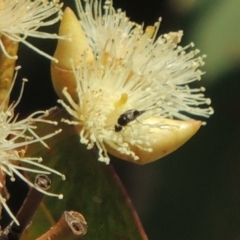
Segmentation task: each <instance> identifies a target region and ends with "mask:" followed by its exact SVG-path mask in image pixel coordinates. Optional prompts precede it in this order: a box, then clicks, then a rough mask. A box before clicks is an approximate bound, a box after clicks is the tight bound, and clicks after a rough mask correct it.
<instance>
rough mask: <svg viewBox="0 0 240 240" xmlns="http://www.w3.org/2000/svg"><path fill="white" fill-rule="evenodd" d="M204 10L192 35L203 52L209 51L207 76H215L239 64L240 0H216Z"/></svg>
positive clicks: (212, 78) (210, 77)
mask: <svg viewBox="0 0 240 240" xmlns="http://www.w3.org/2000/svg"><path fill="white" fill-rule="evenodd" d="M205 4H207V6H210V7H208V9H207V10H206V9H204V11H202V14H201V15H200V16H201V17H200V18H199V20H198V22H197V23H195V24H194V30H193V33H192V37H193V39H194V42H195V43H196V46H197V47H198V48H199V49H201V52H202V53H204V54H207V59H206V66H205V67H204V69H206V72H207V76H208V78H209V79H211V80H214V79H215V80H217V78H218V77H219V76H220V75H221V74H223V73H224V72H226V71H230V70H231V69H233V68H234V67H237V65H236V63H238V62H239V59H240V31H239V29H240V21H239V0H229V1H216V3H214V4H211V5H209V2H206V3H205Z"/></svg>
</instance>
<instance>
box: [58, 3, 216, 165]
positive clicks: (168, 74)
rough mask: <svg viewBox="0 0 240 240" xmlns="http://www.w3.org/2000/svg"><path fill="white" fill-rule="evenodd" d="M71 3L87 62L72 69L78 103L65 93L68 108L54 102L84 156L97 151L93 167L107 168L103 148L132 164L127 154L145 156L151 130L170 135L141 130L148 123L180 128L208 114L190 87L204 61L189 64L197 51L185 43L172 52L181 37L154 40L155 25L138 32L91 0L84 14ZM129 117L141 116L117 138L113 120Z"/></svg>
mask: <svg viewBox="0 0 240 240" xmlns="http://www.w3.org/2000/svg"><path fill="white" fill-rule="evenodd" d="M75 1H76V5H77V8H78V14H79V17H80V24H81V26H82V28H83V30H84V32H85V34H86V37H87V40H88V43H89V45H90V47H91V50H92V52H93V54H94V60H93V62H92V63H91V64H89V62H87V61H86V57H85V56H83V60H82V63H80V64H79V66H78V67H77V68H74V74H75V78H76V82H77V95H78V102H77V103H75V102H74V101H73V99H72V97H71V96H70V94H69V93H68V92H67V89H66V88H65V89H64V90H63V94H64V96H65V97H66V99H67V101H68V104H66V103H64V102H63V101H62V100H59V102H60V103H61V104H62V105H63V106H64V107H65V108H66V110H67V111H68V112H69V113H70V114H71V115H72V116H73V118H74V120H73V121H69V120H64V121H66V122H67V123H70V124H74V125H77V126H78V129H80V130H79V132H80V139H81V140H80V141H81V142H82V143H84V144H86V145H87V146H88V148H92V147H93V146H94V145H96V146H97V147H98V149H99V160H100V161H104V162H106V163H108V162H109V157H108V154H107V151H106V147H105V146H106V145H109V146H110V147H112V148H114V149H116V150H117V151H119V152H120V153H123V154H126V155H130V156H132V157H133V159H135V160H137V159H138V156H136V154H135V153H134V151H132V150H131V146H136V147H138V148H140V149H143V150H146V151H152V149H151V146H150V140H151V141H152V139H149V136H148V133H149V132H151V129H152V128H155V127H159V128H167V129H169V130H171V128H174V127H175V126H169V125H166V124H165V123H164V122H163V123H161V122H160V123H159V124H157V125H156V124H154V125H149V124H144V120H145V119H147V118H149V117H162V118H168V119H180V120H187V119H191V118H193V117H194V116H200V117H209V116H210V115H211V114H212V113H213V109H212V108H211V107H209V106H208V105H209V104H210V99H207V98H205V97H204V94H203V92H204V90H205V89H204V88H202V87H200V88H190V86H189V84H191V83H192V82H194V81H197V80H200V79H201V75H202V74H203V72H202V71H201V70H199V69H198V68H199V67H201V66H202V65H203V64H204V62H203V58H204V57H205V56H201V57H196V55H197V54H198V53H199V50H193V51H191V50H190V48H192V47H193V46H194V45H193V44H192V43H191V44H189V45H188V46H185V47H181V46H178V43H179V42H180V41H181V38H182V35H183V32H182V31H179V32H170V33H168V34H164V35H161V36H159V37H157V31H158V29H159V26H160V20H159V21H158V22H157V23H156V24H155V25H154V26H149V27H147V28H146V30H145V31H144V29H143V26H141V25H138V24H136V23H133V22H131V21H129V20H128V18H126V15H125V13H123V12H122V11H121V10H118V11H115V9H114V8H113V6H112V2H111V1H106V2H105V5H104V7H103V9H104V10H102V6H101V3H99V2H98V1H96V0H91V1H85V7H83V5H82V1H81V0H75ZM129 109H136V110H139V111H140V110H141V111H142V110H143V111H144V113H143V114H141V115H140V116H139V117H138V118H136V119H133V121H129V124H126V126H123V129H122V130H121V131H119V132H118V131H116V130H115V126H116V124H117V122H118V118H119V116H120V115H121V114H123V113H124V112H125V111H127V110H129Z"/></svg>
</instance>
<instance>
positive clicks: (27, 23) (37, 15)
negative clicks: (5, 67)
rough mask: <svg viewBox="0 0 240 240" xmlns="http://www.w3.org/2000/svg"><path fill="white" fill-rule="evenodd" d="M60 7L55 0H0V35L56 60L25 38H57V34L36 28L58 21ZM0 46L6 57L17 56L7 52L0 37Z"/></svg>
mask: <svg viewBox="0 0 240 240" xmlns="http://www.w3.org/2000/svg"><path fill="white" fill-rule="evenodd" d="M61 7H62V4H60V3H59V2H58V1H56V0H49V1H48V0H35V1H32V0H11V1H7V0H0V36H2V35H4V36H6V37H7V38H9V39H11V40H12V41H15V42H22V43H23V44H25V45H26V46H28V47H30V48H31V49H33V50H34V51H36V52H38V53H39V54H41V55H43V56H45V57H47V58H49V59H51V60H54V61H57V60H56V59H54V58H53V57H52V56H50V55H48V54H46V53H45V52H43V51H41V50H40V49H38V48H36V47H35V46H33V45H32V44H31V43H29V42H28V41H27V40H26V38H27V37H37V38H59V36H57V34H51V33H46V32H41V31H38V28H39V27H43V26H49V25H52V24H54V23H56V22H57V21H59V19H61V17H62V10H61ZM54 15H55V16H54ZM61 38H66V37H61ZM0 48H1V50H2V51H3V53H4V54H5V55H6V56H7V57H9V58H13V59H16V58H17V56H11V55H9V54H8V52H7V51H6V49H5V47H4V45H3V43H2V41H1V39H0Z"/></svg>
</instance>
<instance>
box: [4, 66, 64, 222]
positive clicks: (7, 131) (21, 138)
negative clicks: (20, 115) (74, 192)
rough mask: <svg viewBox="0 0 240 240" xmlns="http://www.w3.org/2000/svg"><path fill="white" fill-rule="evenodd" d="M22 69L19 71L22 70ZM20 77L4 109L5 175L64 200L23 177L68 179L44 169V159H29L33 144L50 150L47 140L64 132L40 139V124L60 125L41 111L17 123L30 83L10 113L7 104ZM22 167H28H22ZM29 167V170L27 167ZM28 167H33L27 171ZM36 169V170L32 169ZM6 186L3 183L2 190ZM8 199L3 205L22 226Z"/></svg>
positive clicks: (52, 170) (10, 106) (45, 167)
mask: <svg viewBox="0 0 240 240" xmlns="http://www.w3.org/2000/svg"><path fill="white" fill-rule="evenodd" d="M18 69H19V68H16V70H18ZM16 76H17V72H16V73H15V76H14V79H13V83H12V85H11V89H10V90H9V93H8V95H7V96H6V97H5V99H4V101H3V102H2V103H1V105H0V169H1V174H4V175H8V176H9V177H10V179H11V180H12V181H14V180H15V177H14V174H15V175H17V176H18V177H19V178H20V179H22V180H23V181H25V182H26V183H27V184H28V185H29V186H31V187H34V188H36V189H37V190H38V191H40V192H42V193H44V194H46V195H49V196H55V197H58V198H60V199H61V198H62V197H63V196H62V194H54V193H50V192H47V191H44V190H42V189H40V188H38V187H36V186H35V184H33V183H32V182H31V181H29V180H28V179H27V178H26V177H25V176H24V175H23V173H22V171H26V172H31V173H37V174H51V173H54V174H57V175H59V176H61V177H62V179H63V180H64V179H65V176H64V175H63V174H61V173H60V172H58V171H56V170H54V169H51V168H49V167H47V166H44V165H42V164H41V163H40V162H41V161H42V158H37V157H26V156H25V151H26V148H27V146H28V145H29V144H32V143H35V142H40V143H41V144H43V145H44V146H45V147H47V148H48V146H47V144H46V143H45V142H44V140H46V139H49V138H51V137H53V136H55V135H56V134H58V133H60V132H61V129H59V130H57V131H55V132H53V133H50V134H47V135H45V136H38V135H37V134H36V133H35V131H34V129H36V126H34V124H36V123H38V122H42V123H46V124H54V125H57V122H54V121H50V120H46V119H44V118H43V117H46V116H47V115H48V114H49V113H48V111H37V112H35V113H33V114H31V115H30V116H28V117H27V118H25V119H22V120H19V121H18V120H17V116H16V115H15V116H14V110H15V108H16V106H17V105H18V103H19V101H20V100H21V97H22V94H23V89H24V83H25V82H26V79H24V80H23V84H22V88H21V91H20V95H19V97H18V99H17V101H16V102H13V103H12V104H10V105H9V107H8V108H7V109H5V102H6V101H7V99H8V97H9V95H10V92H11V90H12V87H13V85H14V82H15V79H16ZM22 164H23V165H24V166H22ZM25 165H26V166H25ZM27 165H28V166H29V167H27ZM32 167H33V168H32ZM3 186H4V183H1V182H0V187H1V188H2V187H3ZM5 201H6V200H5V199H4V198H3V196H0V202H1V203H2V205H3V206H4V208H5V209H6V211H7V212H8V213H9V215H10V216H11V217H12V219H13V220H14V221H15V222H16V223H18V221H17V220H16V218H15V217H14V216H13V215H12V213H11V211H10V209H9V208H8V206H7V205H6V203H5Z"/></svg>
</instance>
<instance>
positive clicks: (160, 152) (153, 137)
mask: <svg viewBox="0 0 240 240" xmlns="http://www.w3.org/2000/svg"><path fill="white" fill-rule="evenodd" d="M143 124H149V125H152V126H153V125H156V127H151V128H150V131H149V132H148V133H146V134H147V135H148V137H149V139H150V142H149V143H148V146H146V148H147V147H150V148H151V151H150V152H149V151H146V150H143V149H141V148H138V147H136V146H134V145H131V144H130V149H131V151H133V152H134V153H135V154H136V155H137V156H138V157H139V159H138V160H134V159H133V157H132V156H131V155H126V154H121V153H120V152H119V151H117V150H116V149H113V148H111V147H110V146H108V145H106V149H107V151H108V152H109V153H111V154H112V155H113V156H115V157H118V158H121V159H123V160H126V161H130V162H134V163H136V164H140V165H143V164H147V163H150V162H154V161H156V160H158V159H160V158H162V157H164V156H166V155H168V154H169V153H171V152H173V151H175V150H177V149H178V148H179V147H181V146H182V145H183V144H184V143H186V142H187V141H188V140H189V139H190V138H191V137H192V136H193V135H194V134H195V133H196V132H197V131H198V130H199V128H200V126H201V124H202V122H201V121H195V120H188V121H179V120H172V119H164V118H154V117H152V118H148V119H146V120H145V121H144V122H143ZM159 124H161V125H164V126H166V127H164V128H159V127H157V126H158V125H159ZM168 126H171V127H168Z"/></svg>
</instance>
